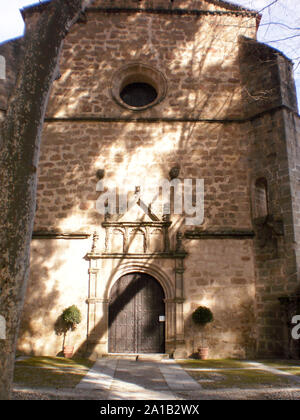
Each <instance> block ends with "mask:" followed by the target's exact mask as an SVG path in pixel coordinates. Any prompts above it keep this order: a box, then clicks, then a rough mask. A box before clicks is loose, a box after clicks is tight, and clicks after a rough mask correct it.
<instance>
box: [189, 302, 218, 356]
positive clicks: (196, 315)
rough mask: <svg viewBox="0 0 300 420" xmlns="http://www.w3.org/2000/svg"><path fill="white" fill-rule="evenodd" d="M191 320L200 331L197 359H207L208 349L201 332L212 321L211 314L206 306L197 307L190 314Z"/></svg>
mask: <svg viewBox="0 0 300 420" xmlns="http://www.w3.org/2000/svg"><path fill="white" fill-rule="evenodd" d="M192 319H193V321H194V323H195V324H196V325H198V326H199V327H200V331H201V346H200V347H199V348H198V356H199V359H202V360H205V359H207V357H208V347H207V346H205V345H204V342H203V331H204V327H205V325H206V324H208V323H210V322H212V321H213V320H214V317H213V314H212V312H211V310H210V309H209V308H207V307H206V306H199V307H198V308H197V309H196V310H195V311H194V312H193V314H192Z"/></svg>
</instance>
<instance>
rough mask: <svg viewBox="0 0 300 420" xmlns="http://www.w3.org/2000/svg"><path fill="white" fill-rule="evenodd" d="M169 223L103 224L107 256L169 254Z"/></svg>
mask: <svg viewBox="0 0 300 420" xmlns="http://www.w3.org/2000/svg"><path fill="white" fill-rule="evenodd" d="M170 225H171V222H169V221H163V222H159V221H157V222H104V223H102V227H103V228H104V229H105V249H104V252H105V253H108V254H153V253H169V252H170V245H169V231H168V230H169V227H170Z"/></svg>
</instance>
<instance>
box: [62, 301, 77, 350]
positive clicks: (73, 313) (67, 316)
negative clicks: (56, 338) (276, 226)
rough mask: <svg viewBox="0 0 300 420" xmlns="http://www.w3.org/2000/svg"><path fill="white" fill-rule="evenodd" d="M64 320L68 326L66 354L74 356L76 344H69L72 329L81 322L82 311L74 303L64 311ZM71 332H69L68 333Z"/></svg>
mask: <svg viewBox="0 0 300 420" xmlns="http://www.w3.org/2000/svg"><path fill="white" fill-rule="evenodd" d="M62 320H63V322H64V324H65V327H66V333H65V334H66V336H67V340H66V341H67V342H66V344H65V345H64V349H63V351H64V356H65V357H67V358H71V357H72V356H73V351H74V346H72V345H70V344H69V336H70V333H71V331H74V330H75V329H76V327H77V325H78V324H79V323H80V322H81V312H80V310H79V309H78V308H77V306H75V305H72V306H69V307H68V308H66V309H65V310H64V311H63V313H62ZM68 332H69V334H68Z"/></svg>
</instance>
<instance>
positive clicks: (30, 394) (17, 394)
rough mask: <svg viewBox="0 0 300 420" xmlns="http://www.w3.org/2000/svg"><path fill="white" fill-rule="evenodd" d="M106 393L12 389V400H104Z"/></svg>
mask: <svg viewBox="0 0 300 420" xmlns="http://www.w3.org/2000/svg"><path fill="white" fill-rule="evenodd" d="M106 395H107V392H103V391H96V392H91V391H81V390H74V389H53V388H43V389H30V388H22V387H16V386H15V387H14V390H13V392H12V399H13V400H102V399H103V400H104V399H106Z"/></svg>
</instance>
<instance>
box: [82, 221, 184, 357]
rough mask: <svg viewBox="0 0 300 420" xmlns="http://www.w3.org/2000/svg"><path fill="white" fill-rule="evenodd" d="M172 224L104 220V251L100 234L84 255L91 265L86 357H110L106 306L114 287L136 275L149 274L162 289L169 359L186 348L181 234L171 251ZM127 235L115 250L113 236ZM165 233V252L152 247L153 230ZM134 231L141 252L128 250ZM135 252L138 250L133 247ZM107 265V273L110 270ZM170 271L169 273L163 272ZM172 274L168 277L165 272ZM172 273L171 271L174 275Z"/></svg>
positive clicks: (163, 243)
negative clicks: (104, 355)
mask: <svg viewBox="0 0 300 420" xmlns="http://www.w3.org/2000/svg"><path fill="white" fill-rule="evenodd" d="M170 225H171V222H169V221H162V222H160V221H155V222H130V223H129V222H123V223H122V222H104V223H103V224H102V227H103V228H104V229H105V235H106V236H105V249H104V251H101V250H100V249H99V246H98V243H99V234H98V233H97V232H95V233H94V235H93V244H92V249H91V252H90V253H88V254H87V255H86V259H87V260H88V261H89V283H88V298H87V300H86V303H87V305H88V308H87V312H88V323H87V353H88V354H89V355H91V354H94V355H96V356H99V355H103V354H107V353H108V306H109V297H110V291H111V288H112V286H113V285H114V283H115V282H116V281H117V280H118V279H119V278H120V277H121V276H123V275H125V274H129V273H132V272H141V273H146V274H149V275H151V276H152V277H154V278H155V279H156V280H157V281H158V282H159V283H160V284H161V286H162V288H163V290H164V294H165V316H166V319H165V322H166V325H165V340H166V341H165V349H166V353H169V354H170V355H171V354H173V353H174V351H175V350H176V349H177V350H181V349H182V350H184V347H185V340H184V316H183V303H184V290H183V289H184V278H183V277H184V258H185V257H186V255H187V254H186V252H185V251H184V249H183V247H182V235H181V233H177V242H176V246H175V249H174V250H172V249H170V242H169V231H168V230H169V227H170ZM116 229H117V230H118V231H119V232H120V234H121V235H123V246H122V248H123V249H122V250H123V252H113V251H114V250H113V249H111V247H110V243H111V236H112V233H113V232H114V230H116ZM154 231H156V232H160V233H161V239H162V240H161V241H158V242H160V243H161V244H162V249H160V250H158V251H154V252H153V250H151V249H149V237H150V235H151V233H152V232H154ZM132 232H138V233H139V234H140V235H142V236H143V241H142V242H140V249H139V250H138V251H139V252H131V251H130V249H128V246H127V245H128V241H129V237H130V234H131V233H132ZM135 251H137V250H136V249H135ZM108 267H109V270H108ZM165 267H167V270H166V269H165ZM167 272H168V273H167ZM170 272H171V273H172V274H171V275H170Z"/></svg>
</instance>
